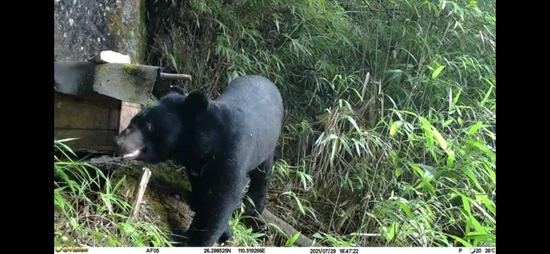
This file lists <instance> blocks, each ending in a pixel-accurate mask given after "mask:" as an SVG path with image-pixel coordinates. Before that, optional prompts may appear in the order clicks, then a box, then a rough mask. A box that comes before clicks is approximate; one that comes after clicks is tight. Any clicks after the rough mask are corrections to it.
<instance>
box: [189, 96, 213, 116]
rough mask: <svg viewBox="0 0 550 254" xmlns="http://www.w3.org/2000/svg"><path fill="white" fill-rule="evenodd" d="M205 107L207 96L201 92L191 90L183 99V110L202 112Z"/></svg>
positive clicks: (206, 106)
mask: <svg viewBox="0 0 550 254" xmlns="http://www.w3.org/2000/svg"><path fill="white" fill-rule="evenodd" d="M206 108H208V97H206V95H205V94H203V93H201V92H198V91H196V92H192V93H190V94H189V95H188V96H187V98H186V99H185V110H187V111H188V112H189V113H192V114H198V113H202V112H203V111H206Z"/></svg>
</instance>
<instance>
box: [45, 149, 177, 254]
mask: <svg viewBox="0 0 550 254" xmlns="http://www.w3.org/2000/svg"><path fill="white" fill-rule="evenodd" d="M69 141H70V140H69V139H68V140H54V151H55V155H54V177H55V178H54V179H56V180H54V246H56V247H59V246H64V245H73V246H74V245H78V246H90V247H121V246H134V247H143V246H170V245H171V244H170V242H169V241H168V239H167V237H166V235H165V232H163V231H162V230H161V229H159V228H158V227H157V226H156V225H154V224H152V223H149V222H147V221H142V220H139V221H135V222H132V221H131V219H130V218H129V214H130V211H131V208H132V207H131V205H130V203H129V201H128V200H126V199H125V198H124V197H123V196H121V195H119V194H118V192H117V191H118V190H119V188H120V187H121V186H122V185H123V184H124V181H125V178H122V179H120V180H118V181H117V182H113V181H111V179H109V178H108V177H107V176H105V174H104V173H103V172H102V171H101V170H100V169H98V168H96V167H94V166H92V165H90V164H88V163H84V162H79V161H75V160H74V158H75V157H76V156H75V154H74V153H73V151H72V150H71V148H70V147H69V146H68V144H67V143H68V142H69Z"/></svg>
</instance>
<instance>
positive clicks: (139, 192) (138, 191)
mask: <svg viewBox="0 0 550 254" xmlns="http://www.w3.org/2000/svg"><path fill="white" fill-rule="evenodd" d="M150 177H151V170H149V169H148V168H146V167H143V174H142V175H141V180H140V181H139V184H138V185H136V188H135V190H134V202H133V203H132V213H131V217H130V218H131V220H132V221H136V220H137V216H138V214H139V207H140V205H141V201H142V200H143V194H145V189H146V188H147V183H149V178H150Z"/></svg>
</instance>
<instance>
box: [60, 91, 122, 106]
mask: <svg viewBox="0 0 550 254" xmlns="http://www.w3.org/2000/svg"><path fill="white" fill-rule="evenodd" d="M53 94H54V100H55V99H58V100H61V98H63V100H70V101H73V102H74V103H84V104H87V105H95V106H101V107H104V108H109V109H120V100H117V99H115V98H112V97H109V96H106V95H103V94H98V93H89V94H84V95H78V96H75V95H69V94H63V93H58V92H55V91H54V92H53Z"/></svg>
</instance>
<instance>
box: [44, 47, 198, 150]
mask: <svg viewBox="0 0 550 254" xmlns="http://www.w3.org/2000/svg"><path fill="white" fill-rule="evenodd" d="M104 53H105V54H104ZM106 53H109V54H106ZM113 54H114V56H116V57H119V58H120V57H122V58H123V60H122V61H120V59H115V60H113V61H119V62H122V63H106V62H107V60H106V59H105V58H107V57H109V56H111V57H112V56H113ZM98 56H99V59H98V57H96V58H94V59H93V61H83V62H61V63H56V62H54V96H53V97H54V139H56V140H60V139H67V138H77V139H76V140H73V141H71V142H70V144H69V146H70V147H71V148H72V149H73V150H74V151H77V152H92V153H113V152H115V151H116V143H115V140H114V138H115V136H116V135H117V134H118V133H119V132H120V131H122V130H123V129H125V128H126V127H127V126H128V124H129V123H130V120H131V119H132V118H133V117H134V116H135V115H136V114H137V113H138V112H139V111H140V110H141V105H142V104H145V103H146V102H147V101H148V99H149V98H150V97H151V95H154V96H155V97H157V98H159V97H161V96H162V95H163V94H166V93H167V92H168V91H169V90H170V81H169V80H163V78H161V76H163V75H164V76H165V78H166V76H167V77H168V78H170V75H166V74H164V73H161V72H160V67H157V66H148V65H132V64H129V63H128V62H129V59H125V56H124V55H120V54H118V53H116V52H109V51H104V52H102V53H101V54H100V55H98ZM104 57H105V58H104ZM111 60H112V59H111ZM113 61H111V62H113ZM183 76H188V75H183ZM185 78H188V77H185Z"/></svg>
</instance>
